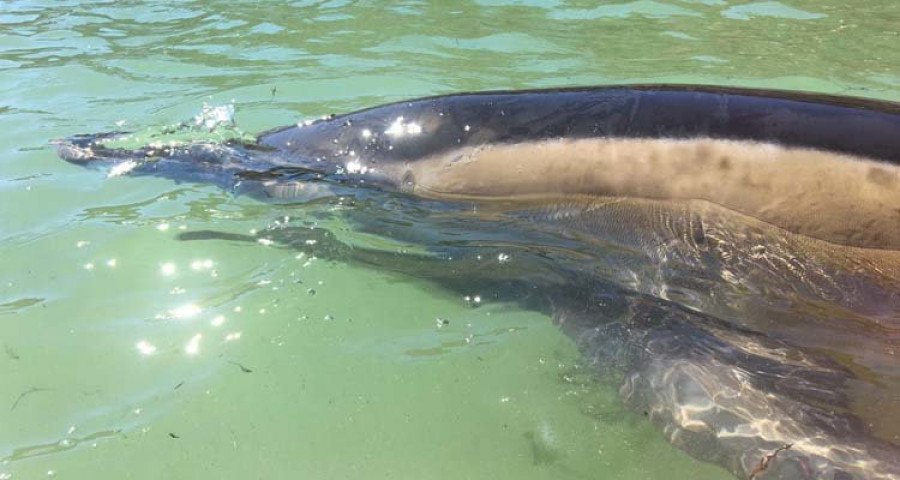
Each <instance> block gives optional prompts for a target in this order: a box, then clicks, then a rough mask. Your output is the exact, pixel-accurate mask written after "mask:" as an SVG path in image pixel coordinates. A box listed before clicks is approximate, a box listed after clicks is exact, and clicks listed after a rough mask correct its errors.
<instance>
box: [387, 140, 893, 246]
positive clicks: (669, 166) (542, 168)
mask: <svg viewBox="0 0 900 480" xmlns="http://www.w3.org/2000/svg"><path fill="white" fill-rule="evenodd" d="M388 168H390V167H388ZM403 168H404V169H405V170H406V171H405V172H404V175H406V178H407V179H408V180H407V181H408V182H411V184H412V188H413V190H412V191H413V192H415V193H416V194H417V195H422V196H426V197H433V198H454V199H461V198H466V199H469V200H474V199H485V198H490V199H497V198H516V197H518V198H528V197H530V198H536V197H553V196H560V195H599V196H620V197H627V198H646V199H659V200H707V201H709V202H712V203H715V204H718V205H721V206H723V207H726V208H728V209H731V210H734V211H737V212H740V213H743V214H746V215H750V216H752V217H755V218H758V219H760V220H763V221H765V222H768V223H771V224H773V225H776V226H779V227H781V228H783V229H785V230H788V231H791V232H796V233H801V234H804V235H806V236H810V237H814V238H819V239H822V240H826V241H830V242H834V243H839V244H845V245H855V246H862V247H875V248H892V249H900V168H898V167H896V166H894V165H890V164H887V163H884V162H876V161H871V160H868V159H861V158H853V157H851V156H849V155H844V154H834V153H829V152H823V151H819V150H813V149H803V148H786V147H782V146H779V145H774V144H770V143H760V142H750V141H730V140H713V139H692V140H673V139H583V140H565V139H560V140H558V141H551V142H541V143H536V144H530V143H519V144H513V145H485V146H481V147H472V148H466V149H460V150H455V151H451V152H447V153H442V154H440V155H437V156H435V157H431V158H427V159H424V160H423V161H419V162H415V163H414V164H410V165H409V166H405V167H403ZM401 176H403V175H401Z"/></svg>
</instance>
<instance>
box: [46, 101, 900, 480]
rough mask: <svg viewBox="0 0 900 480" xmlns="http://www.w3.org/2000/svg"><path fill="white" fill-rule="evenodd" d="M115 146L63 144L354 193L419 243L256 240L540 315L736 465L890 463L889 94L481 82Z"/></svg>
mask: <svg viewBox="0 0 900 480" xmlns="http://www.w3.org/2000/svg"><path fill="white" fill-rule="evenodd" d="M113 138H114V135H105V136H104V135H100V136H83V137H75V138H72V139H69V140H67V141H64V142H61V143H59V146H58V149H59V152H60V155H61V156H62V157H63V158H65V159H67V160H69V161H72V162H74V163H79V164H97V165H110V166H113V165H118V167H113V168H120V167H121V166H122V165H127V169H123V170H122V171H127V172H128V173H130V174H132V175H141V174H150V175H158V176H164V177H169V178H173V179H176V180H178V181H203V182H209V183H215V184H217V185H220V186H222V187H223V188H228V189H230V190H234V191H237V192H240V193H248V194H252V195H255V196H258V197H262V198H268V199H273V200H279V201H283V200H290V199H291V198H297V197H299V198H310V197H315V196H318V195H321V194H322V190H323V189H324V190H326V193H327V190H328V189H330V188H339V189H341V191H342V192H344V193H347V192H350V193H351V194H352V193H353V192H359V194H360V195H361V199H360V201H359V206H358V208H356V209H351V210H349V211H347V212H345V215H346V217H347V219H348V221H349V222H350V223H352V224H353V225H354V226H355V227H356V228H357V229H358V230H359V231H361V232H366V233H369V234H374V235H379V236H382V237H390V238H395V239H398V240H400V241H404V242H410V243H415V244H418V245H422V246H424V247H425V251H426V252H427V253H425V254H422V255H411V254H404V255H401V254H396V253H392V252H384V251H379V250H377V249H371V248H350V247H348V246H347V245H346V242H342V241H340V240H338V239H335V238H333V235H331V234H330V233H329V232H319V231H315V230H310V229H308V228H303V229H293V228H279V229H276V230H272V231H269V232H265V235H267V236H269V237H271V238H272V239H274V240H276V241H279V242H280V243H282V244H285V245H289V246H296V247H297V248H305V249H309V248H310V247H309V246H308V243H307V242H306V240H308V239H309V236H310V235H313V234H316V235H320V236H321V238H320V240H323V241H321V242H320V243H319V244H318V246H317V247H315V248H316V251H317V253H318V254H320V255H323V256H331V257H333V258H337V259H341V260H345V261H356V262H361V263H364V264H367V265H374V266H376V267H378V268H388V269H394V270H398V271H401V272H404V273H408V274H413V275H416V276H418V277H425V278H429V279H430V280H432V281H434V282H435V283H437V284H439V285H441V286H442V287H444V288H448V289H451V290H454V291H458V292H463V293H471V292H472V291H473V289H478V290H477V291H483V292H492V293H491V295H492V296H493V297H494V298H496V299H498V300H506V301H515V302H519V303H520V304H522V305H523V306H526V307H528V308H534V309H537V310H541V311H545V312H547V313H548V314H551V315H553V316H554V319H555V321H556V322H558V323H559V324H560V325H561V326H562V328H563V329H564V330H565V331H566V332H567V333H568V334H569V335H570V336H572V337H573V338H574V339H575V340H576V342H577V343H578V345H579V348H580V350H581V351H582V353H583V354H584V355H585V357H586V359H588V360H589V361H591V362H593V363H594V364H596V365H597V368H600V369H606V370H615V371H617V372H619V373H620V374H621V375H622V378H623V381H622V387H621V394H622V398H623V400H624V401H625V402H626V403H627V404H628V405H630V406H631V407H632V408H634V409H636V410H638V411H644V412H646V413H647V414H648V416H649V417H650V419H651V420H652V421H653V422H654V423H655V424H657V425H658V426H659V427H660V428H661V429H662V430H663V432H664V434H665V435H666V436H667V438H668V439H669V440H670V441H671V442H672V443H673V444H675V445H677V446H679V447H680V448H682V449H684V450H686V451H687V452H689V453H690V454H692V455H694V456H696V457H698V458H701V459H705V460H708V461H712V462H715V463H718V464H720V465H722V466H724V467H725V468H727V469H728V470H729V471H731V472H733V473H734V474H736V475H738V476H739V477H747V476H751V475H763V474H765V475H773V478H775V476H777V475H781V477H782V478H834V479H843V478H897V477H898V476H900V407H898V405H897V403H898V402H897V398H898V396H900V372H898V368H897V357H896V355H897V351H898V349H900V105H898V104H895V103H890V102H880V101H874V100H862V99H851V98H843V97H831V96H822V95H813V94H800V93H787V92H772V91H759V90H742V89H729V88H718V87H684V86H627V87H608V88H583V89H571V90H547V91H525V92H488V93H474V94H464V95H451V96H442V97H433V98H426V99H420V100H413V101H408V102H399V103H394V104H390V105H385V106H381V107H376V108H372V109H368V110H363V111H360V112H356V113H351V114H348V115H340V116H333V117H329V118H326V119H323V120H320V121H316V122H312V123H309V124H301V125H298V126H292V127H287V128H282V129H277V130H273V131H270V132H267V133H264V134H262V135H260V136H259V137H258V139H257V142H256V143H253V144H242V143H239V142H232V143H225V144H204V143H194V144H188V145H182V146H175V147H169V148H165V149H161V148H159V147H158V146H152V147H151V146H148V147H144V148H139V149H136V150H122V149H116V148H112V147H111V146H109V145H110V144H109V143H107V142H108V141H109V140H110V139H113ZM358 187H371V188H358ZM378 192H386V193H382V194H379V193H378ZM363 194H365V195H370V194H375V195H381V196H375V197H365V195H363ZM382 204H385V205H391V207H390V208H387V207H384V206H382ZM421 212H430V213H429V214H426V215H423V214H422V213H421ZM198 236H199V237H203V236H204V234H203V233H202V232H197V233H196V234H195V235H194V237H195V238H196V237H198ZM207 236H215V235H212V234H210V235H207ZM188 237H190V235H188ZM325 240H328V241H325ZM510 255H511V257H512V258H513V259H514V260H513V261H510V262H500V263H499V264H498V263H496V262H494V263H491V262H486V261H485V260H483V259H487V258H494V259H496V258H503V256H507V258H508V256H510ZM451 259H452V260H451ZM786 445H791V447H790V449H787V450H777V449H779V447H785V446H786ZM775 451H778V452H779V453H778V455H777V458H775V459H773V460H771V461H770V462H768V463H766V467H765V470H761V465H762V464H761V463H760V462H761V461H762V459H763V458H765V457H766V455H767V454H771V452H775ZM754 472H755V473H754Z"/></svg>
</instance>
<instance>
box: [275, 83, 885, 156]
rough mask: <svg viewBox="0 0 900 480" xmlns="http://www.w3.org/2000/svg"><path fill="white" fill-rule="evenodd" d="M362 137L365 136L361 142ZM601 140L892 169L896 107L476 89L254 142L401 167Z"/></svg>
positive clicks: (608, 90) (643, 91)
mask: <svg viewBox="0 0 900 480" xmlns="http://www.w3.org/2000/svg"><path fill="white" fill-rule="evenodd" d="M397 119H402V122H403V124H406V125H409V124H413V125H417V126H419V127H421V128H422V133H423V134H421V135H415V136H412V135H406V136H404V137H405V138H404V139H403V141H402V142H397V141H391V138H390V137H389V136H385V135H382V134H383V133H384V132H386V131H388V130H390V128H391V126H392V124H393V123H394V122H396V121H397ZM363 130H368V131H369V132H371V133H372V134H373V136H371V137H363V136H361V135H360V132H361V131H363ZM411 137H414V138H411ZM601 137H615V138H672V139H689V138H697V137H705V138H713V139H726V140H750V141H759V142H770V143H777V144H781V145H784V146H789V147H805V148H813V149H818V150H827V151H832V152H840V153H846V154H851V155H858V156H863V157H868V158H871V159H877V160H882V161H887V162H891V163H895V164H900V104H897V103H893V102H887V101H879V100H872V99H862V98H850V97H838V96H830V95H822V94H813V93H798V92H787V91H777V90H756V89H742V88H730V87H705V86H678V85H673V86H667V85H638V86H622V87H593V88H573V89H551V90H530V91H514V92H484V93H470V94H457V95H448V96H438V97H430V98H423V99H418V100H411V101H403V102H397V103H393V104H388V105H383V106H379V107H376V108H372V109H367V110H361V111H358V112H354V113H351V114H347V115H339V116H334V117H329V118H328V119H327V120H323V121H317V122H313V123H312V124H310V125H306V126H292V127H288V128H283V129H277V130H273V131H270V132H267V133H264V134H262V135H260V137H259V142H260V143H261V144H263V145H267V146H271V147H275V148H278V149H280V150H286V151H289V152H291V154H293V155H301V156H305V157H314V158H323V159H327V158H331V157H333V156H336V155H341V154H345V153H347V152H350V151H353V152H356V153H358V154H362V153H364V152H365V153H366V154H367V155H369V156H370V157H374V158H375V159H376V160H380V161H408V160H412V159H417V158H421V157H423V156H426V155H434V154H440V153H442V152H445V151H449V150H452V149H456V148H460V147H465V146H478V145H482V144H489V143H490V144H496V143H519V142H525V141H529V142H534V141H541V140H549V139H554V138H566V139H580V138H601Z"/></svg>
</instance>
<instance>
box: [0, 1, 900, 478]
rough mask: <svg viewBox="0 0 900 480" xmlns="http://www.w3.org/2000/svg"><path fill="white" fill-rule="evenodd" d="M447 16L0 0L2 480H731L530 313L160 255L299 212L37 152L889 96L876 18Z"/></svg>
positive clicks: (214, 246)
mask: <svg viewBox="0 0 900 480" xmlns="http://www.w3.org/2000/svg"><path fill="white" fill-rule="evenodd" d="M440 5H443V4H439V3H434V4H430V3H425V2H403V3H400V4H396V5H394V6H384V5H381V4H378V3H375V2H345V1H329V2H315V1H300V2H294V3H292V4H284V5H279V6H274V5H272V4H269V3H265V4H260V3H258V2H235V1H230V2H189V1H187V2H178V3H171V4H166V5H160V4H157V3H154V2H128V3H124V4H123V3H121V2H36V1H13V2H7V3H5V4H4V5H3V9H2V12H0V132H2V133H0V151H2V157H0V192H2V193H0V195H2V200H0V342H2V352H0V372H2V377H0V378H2V381H0V478H38V477H43V476H48V475H56V476H60V477H65V478H122V477H132V478H159V477H161V476H168V477H175V478H194V477H201V476H207V477H213V478H243V477H251V478H272V477H275V478H281V477H289V476H290V477H300V476H308V477H315V478H368V477H398V478H414V477H418V478H597V477H599V478H623V479H637V478H652V479H663V478H665V479H673V478H685V479H703V478H709V479H713V478H729V474H728V473H727V472H725V471H724V470H722V469H720V468H718V467H715V466H712V465H709V464H704V463H701V462H698V461H695V460H693V459H692V458H690V457H689V456H687V455H686V454H684V453H683V452H681V451H679V450H677V449H675V448H673V447H671V446H670V445H669V444H668V443H666V442H665V441H664V440H663V438H662V436H661V435H660V434H659V432H658V431H657V430H656V429H655V428H654V427H653V426H652V425H651V424H650V422H648V421H647V420H646V419H645V418H643V416H642V415H641V414H640V412H632V411H630V410H628V409H626V408H624V407H623V406H622V405H621V404H620V402H619V400H618V392H617V391H616V389H617V385H616V384H615V383H614V382H606V381H603V379H598V378H595V376H594V375H592V374H591V372H590V371H588V370H587V369H586V368H584V367H583V366H582V362H581V360H580V359H579V355H578V352H577V351H576V349H575V346H574V345H573V344H572V342H571V341H570V340H569V339H567V338H566V337H565V336H564V335H563V334H562V333H561V332H560V331H559V330H558V329H557V328H556V327H554V326H553V325H552V324H551V322H550V320H549V319H548V318H547V317H545V316H542V315H539V314H536V313H534V312H529V311H525V310H522V309H520V308H518V307H516V306H515V305H509V304H503V303H492V302H490V301H485V302H484V303H483V304H482V305H480V306H479V307H478V308H472V307H471V306H470V302H466V301H465V300H464V299H463V298H460V297H459V296H457V295H454V294H450V293H448V292H445V291H441V290H437V289H435V287H434V286H433V285H430V284H425V283H421V282H417V281H415V280H414V279H411V278H409V277H404V276H402V275H397V274H392V273H390V272H384V271H375V270H371V269H364V268H360V267H357V266H349V265H346V264H344V263H341V262H339V261H337V262H335V261H326V260H312V259H311V258H310V257H309V256H308V255H303V256H301V255H299V253H298V252H297V251H293V250H289V249H282V248H278V247H277V246H275V245H263V244H245V243H241V242H182V241H179V240H178V239H177V235H178V234H179V233H180V232H184V231H196V230H204V229H212V230H227V231H230V232H241V233H249V232H251V231H254V230H260V229H264V228H266V227H267V226H269V225H271V224H273V222H276V221H278V222H283V221H284V218H285V217H289V221H290V219H295V220H296V219H300V220H303V221H315V217H314V216H311V212H310V210H308V207H303V206H292V205H277V206H273V205H265V204H261V203H258V202H256V201H254V200H251V199H247V198H242V197H233V196H230V195H228V194H227V193H225V192H221V191H219V190H217V189H216V188H214V187H211V186H206V185H194V184H174V183H172V182H169V181H166V180H161V179H150V178H143V179H140V180H134V179H124V178H113V179H107V178H105V176H104V175H103V174H101V173H98V172H91V171H85V170H81V169H78V168H75V167H73V166H70V165H68V164H65V163H63V162H61V161H59V159H58V158H57V157H56V155H55V153H54V152H53V151H52V150H51V149H49V148H48V147H47V141H48V140H49V139H52V138H58V137H63V136H66V135H71V134H73V133H82V132H96V131H107V130H113V129H132V130H141V129H143V128H146V127H148V126H150V127H159V126H161V125H167V124H172V123H175V122H178V121H181V120H184V119H189V118H191V117H193V116H194V115H196V114H197V113H198V112H200V110H201V109H202V107H203V105H204V104H209V105H228V104H231V103H232V102H233V104H234V105H235V108H236V112H237V113H236V115H235V118H236V121H237V124H238V127H239V128H240V129H242V130H244V131H248V132H256V131H260V130H263V129H266V128H271V127H275V126H279V125H283V124H291V123H295V122H297V121H301V120H303V119H306V118H313V117H317V116H320V115H324V114H328V113H332V112H342V111H348V110H353V109H357V108H363V107H368V106H372V105H375V104H380V103H385V102H388V101H392V100H398V99H402V98H409V97H415V96H421V95H433V94H442V93H450V92H456V91H467V90H484V89H497V88H503V89H507V88H509V89H517V88H536V87H546V86H561V85H563V86H570V85H589V84H605V83H624V82H686V83H712V84H730V85H746V86H763V87H773V88H790V89H803V90H813V91H820V92H827V93H840V94H848V95H858V96H870V97H876V98H884V99H890V100H895V101H896V100H898V99H900V72H898V71H897V68H896V66H897V65H900V51H898V50H897V49H896V47H895V46H896V44H897V41H898V34H897V30H896V23H897V19H898V15H900V12H898V7H897V5H896V4H895V2H893V1H891V0H882V1H868V2H865V3H859V2H856V3H849V2H837V1H791V2H787V1H785V2H776V1H764V2H735V1H725V0H707V1H702V0H696V1H687V0H685V1H674V0H672V1H666V2H663V1H643V0H640V1H634V2H607V3H604V4H602V5H597V4H596V2H574V1H573V2H562V1H548V2H506V1H476V2H464V3H458V4H455V5H453V6H440ZM336 227H337V228H339V225H338V226H336ZM478 293H480V292H473V294H478ZM485 298H486V299H487V298H489V296H488V295H487V294H485ZM439 319H440V320H447V321H448V322H449V323H448V324H447V325H446V326H442V327H441V328H438V323H442V322H438V320H439ZM884 408H888V407H884ZM897 418H898V414H897V412H896V411H890V410H887V415H885V422H884V423H885V426H884V428H885V431H888V432H890V431H892V428H893V431H897V429H896V428H894V427H895V426H896V424H897V422H898V420H897ZM892 425H893V426H894V427H892Z"/></svg>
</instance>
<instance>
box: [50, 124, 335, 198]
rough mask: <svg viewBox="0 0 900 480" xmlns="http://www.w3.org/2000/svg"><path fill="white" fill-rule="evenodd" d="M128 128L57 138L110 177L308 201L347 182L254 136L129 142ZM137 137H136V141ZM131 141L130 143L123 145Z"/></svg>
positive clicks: (69, 155) (62, 149)
mask: <svg viewBox="0 0 900 480" xmlns="http://www.w3.org/2000/svg"><path fill="white" fill-rule="evenodd" d="M130 136H131V134H129V133H127V132H108V133H101V134H94V135H76V136H73V137H69V138H65V139H61V140H54V141H53V145H54V146H55V148H56V151H57V153H58V154H59V156H60V157H61V158H62V159H64V160H66V161H68V162H69V163H73V164H75V165H79V166H82V167H86V168H91V169H96V170H101V171H105V172H106V173H107V175H108V176H109V177H118V176H144V175H153V176H157V177H164V178H169V179H172V180H175V181H176V182H179V183H181V182H196V183H205V184H213V185H216V186H218V187H220V188H222V189H225V190H228V191H231V192H233V193H236V194H242V195H248V196H251V197H255V198H259V199H262V200H267V201H275V202H294V201H307V200H310V199H314V198H319V197H323V196H329V195H332V194H333V191H332V189H331V187H329V186H328V185H327V184H339V183H343V178H341V176H340V175H336V174H334V172H333V170H334V169H333V168H329V167H328V165H326V164H324V163H322V162H318V161H316V159H313V158H309V159H305V161H301V159H298V158H295V159H293V161H292V162H291V163H290V164H287V163H286V162H283V161H281V160H279V159H280V157H281V155H280V154H278V152H275V151H272V150H271V149H269V148H267V147H265V146H261V145H258V144H256V143H254V142H244V141H240V140H227V141H224V142H219V143H217V142H211V141H190V142H181V143H179V142H167V143H161V142H153V143H150V144H147V145H143V146H139V147H137V148H127V143H128V142H129V137H130ZM132 142H133V141H132ZM123 144H125V145H126V146H125V147H121V146H119V145H123Z"/></svg>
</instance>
